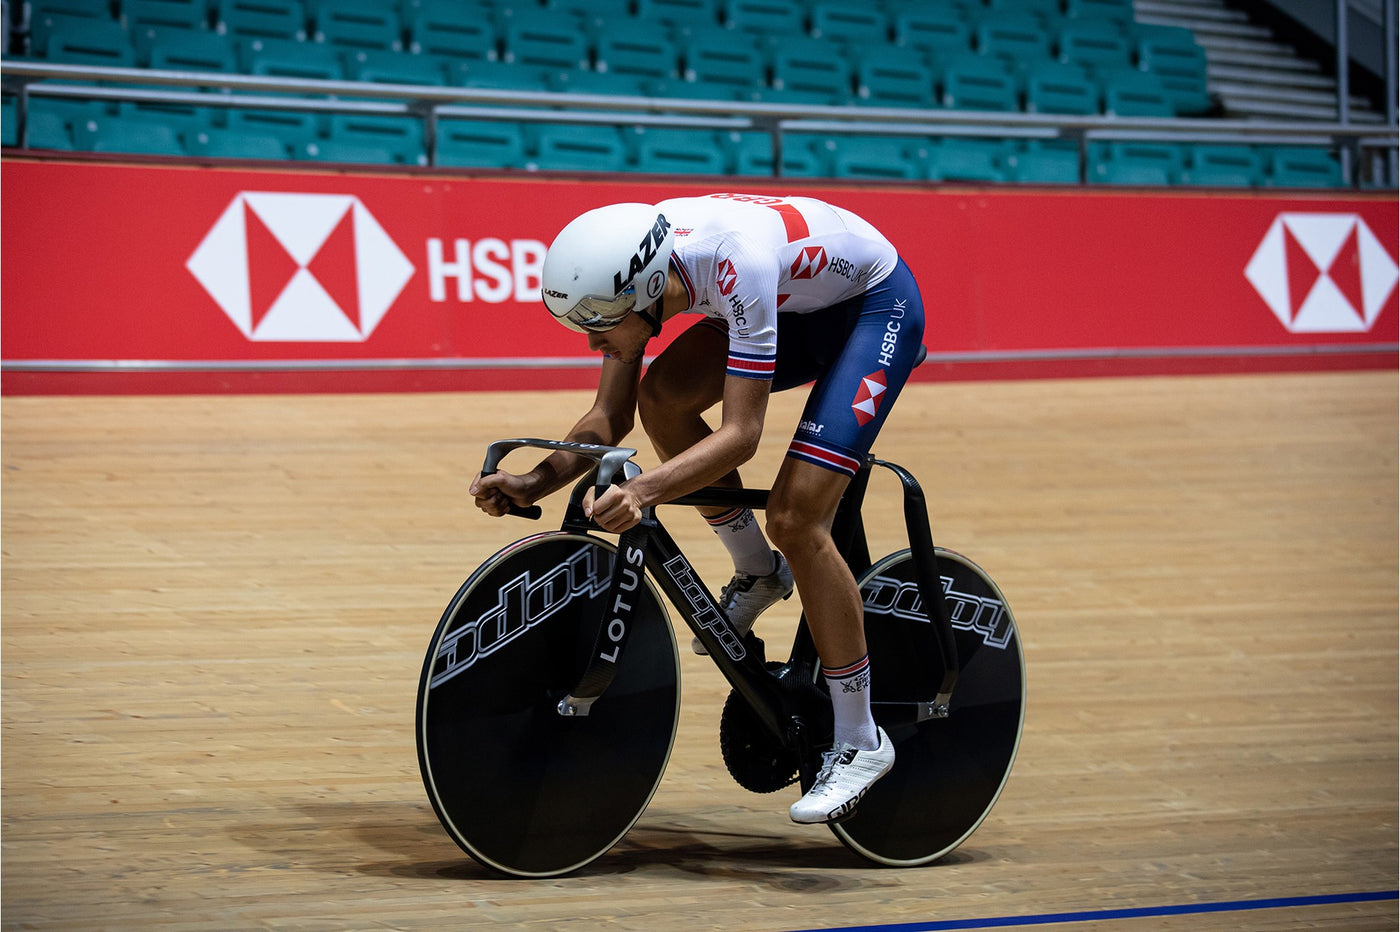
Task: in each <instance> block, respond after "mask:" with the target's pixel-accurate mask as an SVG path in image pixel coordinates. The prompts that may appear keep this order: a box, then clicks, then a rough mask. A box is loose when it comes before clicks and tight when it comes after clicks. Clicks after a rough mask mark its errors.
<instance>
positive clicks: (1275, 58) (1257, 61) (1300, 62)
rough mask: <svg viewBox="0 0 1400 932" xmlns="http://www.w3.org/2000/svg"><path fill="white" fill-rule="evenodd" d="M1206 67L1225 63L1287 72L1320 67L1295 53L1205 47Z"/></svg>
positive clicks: (1314, 71)
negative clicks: (1263, 53) (1262, 53)
mask: <svg viewBox="0 0 1400 932" xmlns="http://www.w3.org/2000/svg"><path fill="white" fill-rule="evenodd" d="M1206 63H1207V67H1209V68H1215V67H1216V66H1218V65H1227V66H1232V67H1236V68H1253V69H1260V68H1262V69H1274V70H1276V71H1279V72H1280V73H1288V74H1318V73H1320V72H1321V70H1322V69H1321V67H1320V66H1319V65H1318V64H1317V62H1314V61H1308V60H1307V59H1304V58H1298V57H1297V56H1295V55H1284V54H1278V53H1276V54H1272V55H1261V54H1258V53H1256V52H1237V51H1233V50H1230V49H1206Z"/></svg>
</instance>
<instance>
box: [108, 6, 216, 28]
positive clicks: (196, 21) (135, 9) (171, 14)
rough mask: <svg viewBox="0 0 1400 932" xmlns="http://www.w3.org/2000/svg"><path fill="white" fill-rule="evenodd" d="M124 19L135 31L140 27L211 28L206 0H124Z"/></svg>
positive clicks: (122, 8) (128, 26) (122, 7)
mask: <svg viewBox="0 0 1400 932" xmlns="http://www.w3.org/2000/svg"><path fill="white" fill-rule="evenodd" d="M121 10H122V20H123V21H124V22H125V23H126V26H127V28H128V29H129V30H131V31H132V32H133V33H134V32H135V31H136V29H137V28H138V27H151V28H155V29H184V30H204V29H207V28H209V4H208V3H207V2H205V0H122V4H121Z"/></svg>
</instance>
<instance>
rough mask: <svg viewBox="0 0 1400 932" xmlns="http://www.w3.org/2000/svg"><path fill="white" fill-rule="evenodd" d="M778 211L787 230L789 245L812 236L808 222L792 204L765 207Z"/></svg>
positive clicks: (767, 205)
mask: <svg viewBox="0 0 1400 932" xmlns="http://www.w3.org/2000/svg"><path fill="white" fill-rule="evenodd" d="M764 206H766V207H769V208H771V209H773V210H776V211H777V212H778V213H779V214H781V215H782V218H783V227H784V228H785V229H786V230H787V238H788V242H789V243H793V242H796V241H797V240H800V239H806V238H807V237H809V236H811V235H812V231H811V228H809V227H808V226H807V220H806V218H805V217H803V216H802V211H800V210H798V209H797V208H796V207H794V206H793V205H791V204H766V205H764Z"/></svg>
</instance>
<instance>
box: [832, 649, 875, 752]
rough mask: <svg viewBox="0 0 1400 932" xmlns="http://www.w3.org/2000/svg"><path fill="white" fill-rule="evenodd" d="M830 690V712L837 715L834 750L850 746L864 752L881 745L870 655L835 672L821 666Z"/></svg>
mask: <svg viewBox="0 0 1400 932" xmlns="http://www.w3.org/2000/svg"><path fill="white" fill-rule="evenodd" d="M822 676H824V677H826V685H827V687H828V688H830V690H831V710H832V712H833V713H835V716H836V735H835V740H834V744H833V747H840V746H841V745H842V744H849V745H851V746H852V747H854V748H858V749H860V750H862V751H873V750H875V749H876V748H877V747H879V746H880V735H879V733H877V732H876V730H875V719H874V718H872V717H871V715H870V655H869V654H866V655H865V656H864V657H862V658H860V660H858V661H856V662H855V663H853V664H851V665H850V666H846V667H841V668H839V669H836V670H832V669H829V668H827V667H822Z"/></svg>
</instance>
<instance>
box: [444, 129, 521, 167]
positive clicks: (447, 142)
mask: <svg viewBox="0 0 1400 932" xmlns="http://www.w3.org/2000/svg"><path fill="white" fill-rule="evenodd" d="M436 155H437V164H438V165H442V166H447V167H458V168H520V167H522V166H523V165H524V164H525V161H526V159H525V140H524V136H523V135H522V133H521V132H520V127H519V126H518V125H516V124H514V123H507V122H497V121H494V120H441V121H439V123H438V127H437V154H436Z"/></svg>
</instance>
